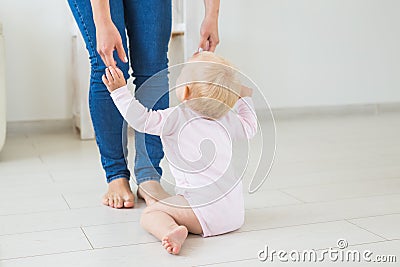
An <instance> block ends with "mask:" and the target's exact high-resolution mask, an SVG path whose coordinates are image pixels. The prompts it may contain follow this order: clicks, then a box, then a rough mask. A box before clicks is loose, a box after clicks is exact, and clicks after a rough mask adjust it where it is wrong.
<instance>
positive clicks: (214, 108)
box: [176, 51, 240, 119]
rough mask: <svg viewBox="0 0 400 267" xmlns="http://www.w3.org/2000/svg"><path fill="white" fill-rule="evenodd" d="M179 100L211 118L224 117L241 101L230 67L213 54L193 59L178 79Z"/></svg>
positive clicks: (226, 62)
mask: <svg viewBox="0 0 400 267" xmlns="http://www.w3.org/2000/svg"><path fill="white" fill-rule="evenodd" d="M178 84H182V86H180V87H178V88H177V89H176V94H177V97H178V99H179V100H180V101H184V100H187V101H186V102H185V104H186V105H188V106H189V107H190V108H191V109H192V110H193V111H195V112H197V113H198V114H200V115H202V116H205V117H207V118H211V119H218V118H220V117H222V116H223V115H225V114H226V113H227V112H228V111H229V110H230V109H231V108H232V107H233V106H234V105H235V103H236V101H237V100H238V99H239V88H240V84H239V81H238V80H237V77H236V71H235V69H234V68H232V66H231V64H230V63H229V62H228V61H226V60H225V59H223V58H222V57H220V56H217V55H216V54H214V53H212V52H207V51H203V52H200V53H197V54H195V55H194V56H193V57H191V58H190V59H189V61H188V63H187V64H186V65H185V66H184V67H183V69H182V72H181V74H180V76H179V78H178Z"/></svg>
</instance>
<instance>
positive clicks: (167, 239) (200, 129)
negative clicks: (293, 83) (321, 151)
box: [103, 51, 257, 254]
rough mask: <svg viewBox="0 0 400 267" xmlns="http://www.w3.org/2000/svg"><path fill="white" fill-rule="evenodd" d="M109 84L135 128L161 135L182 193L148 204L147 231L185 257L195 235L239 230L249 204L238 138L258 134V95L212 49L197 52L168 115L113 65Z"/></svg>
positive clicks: (182, 76)
mask: <svg viewBox="0 0 400 267" xmlns="http://www.w3.org/2000/svg"><path fill="white" fill-rule="evenodd" d="M103 82H104V84H105V85H106V86H107V88H108V90H109V91H110V92H111V97H112V99H113V101H114V103H115V105H116V106H117V108H118V110H119V111H120V113H121V114H122V116H123V117H124V118H125V120H126V121H127V122H128V123H129V125H130V126H131V127H133V128H134V129H135V130H137V131H139V132H144V133H148V134H153V135H159V136H160V137H161V140H162V143H163V147H164V151H165V156H166V159H167V160H168V163H169V166H170V169H171V173H172V175H173V176H174V178H175V183H176V187H175V191H176V195H175V196H170V197H167V198H165V199H163V200H162V201H158V202H155V203H153V204H151V205H149V206H147V207H146V208H145V209H144V211H143V213H142V217H141V221H140V223H141V225H142V226H143V228H145V229H146V230H147V231H148V232H150V233H151V234H153V235H154V236H155V237H157V238H158V239H159V240H161V242H162V245H163V246H164V248H165V249H166V250H167V251H168V252H169V253H171V254H178V253H179V251H180V249H181V246H182V244H183V242H184V241H185V240H186V238H187V235H188V232H190V233H193V234H200V235H202V236H203V237H207V236H213V235H219V234H223V233H227V232H230V231H234V230H237V229H239V228H240V227H241V226H242V225H243V222H244V202H243V191H242V182H241V179H240V178H238V177H237V176H236V175H235V174H234V172H233V166H232V164H233V163H232V162H231V161H232V159H231V157H232V149H233V148H232V140H234V139H239V138H245V139H249V138H251V137H253V136H254V135H255V134H256V131H257V118H256V115H255V112H254V106H253V102H252V99H251V95H252V90H251V89H250V88H247V87H244V86H241V85H240V84H239V82H238V81H237V79H236V75H235V70H234V69H233V68H232V67H231V66H230V64H229V63H228V62H227V61H225V60H224V59H223V58H221V57H219V56H217V55H215V54H214V53H211V52H206V51H204V52H200V53H197V54H195V55H194V56H193V57H192V58H191V59H190V60H189V61H188V63H187V64H186V65H185V66H184V67H183V69H182V71H181V74H180V76H179V78H178V84H177V86H178V87H177V89H176V95H177V98H178V99H179V101H180V102H181V104H180V105H178V106H176V107H171V108H168V109H165V110H157V111H153V110H149V109H147V108H145V107H144V106H143V105H142V104H141V103H139V101H138V100H136V99H135V97H134V96H133V95H132V93H131V92H130V91H129V90H128V88H127V86H126V81H125V79H124V76H123V74H122V72H121V71H120V70H119V69H118V68H113V67H109V68H107V69H106V73H105V75H103ZM207 142H208V143H207ZM210 142H211V143H212V146H211V149H208V150H207V148H209V147H210V146H207V144H209V143H210ZM208 152H210V153H208Z"/></svg>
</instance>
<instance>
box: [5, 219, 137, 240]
mask: <svg viewBox="0 0 400 267" xmlns="http://www.w3.org/2000/svg"><path fill="white" fill-rule="evenodd" d="M138 221H139V220H129V221H123V222H113V223H102V224H87V225H82V226H77V225H76V226H70V227H61V228H52V229H42V230H38V231H27V232H15V233H8V234H0V237H1V236H12V235H23V234H33V233H42V232H51V231H59V230H70V229H77V228H79V227H97V226H107V225H113V224H120V223H130V222H138Z"/></svg>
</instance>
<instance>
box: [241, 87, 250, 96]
mask: <svg viewBox="0 0 400 267" xmlns="http://www.w3.org/2000/svg"><path fill="white" fill-rule="evenodd" d="M252 95H253V89H251V88H249V87H247V86H244V85H241V87H240V97H246V96H248V97H251V96H252Z"/></svg>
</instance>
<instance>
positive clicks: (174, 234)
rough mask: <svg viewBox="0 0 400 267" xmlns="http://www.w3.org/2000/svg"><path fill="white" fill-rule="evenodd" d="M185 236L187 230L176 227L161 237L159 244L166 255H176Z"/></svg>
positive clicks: (182, 227)
mask: <svg viewBox="0 0 400 267" xmlns="http://www.w3.org/2000/svg"><path fill="white" fill-rule="evenodd" d="M187 235H188V230H187V228H186V227H185V226H183V225H181V226H178V227H176V228H175V229H174V230H172V231H171V232H169V233H168V234H167V235H166V236H164V237H163V239H162V240H161V244H162V245H163V247H164V248H165V249H166V250H167V251H168V253H171V254H175V255H176V254H178V253H179V251H180V250H181V247H182V244H183V242H185V240H186V237H187Z"/></svg>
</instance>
